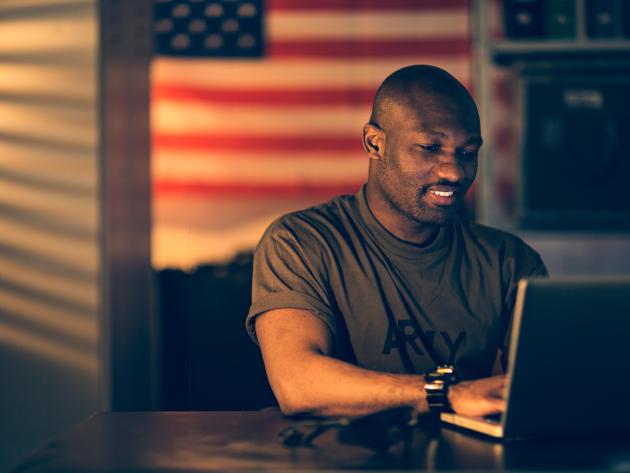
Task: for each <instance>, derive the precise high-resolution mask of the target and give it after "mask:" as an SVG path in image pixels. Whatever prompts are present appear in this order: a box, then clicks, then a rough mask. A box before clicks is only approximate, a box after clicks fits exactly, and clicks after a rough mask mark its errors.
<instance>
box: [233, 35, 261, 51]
mask: <svg viewBox="0 0 630 473" xmlns="http://www.w3.org/2000/svg"><path fill="white" fill-rule="evenodd" d="M237 44H238V47H239V48H243V49H251V48H253V47H254V46H256V38H255V37H254V36H253V35H251V34H243V35H240V36H239V37H238V41H237Z"/></svg>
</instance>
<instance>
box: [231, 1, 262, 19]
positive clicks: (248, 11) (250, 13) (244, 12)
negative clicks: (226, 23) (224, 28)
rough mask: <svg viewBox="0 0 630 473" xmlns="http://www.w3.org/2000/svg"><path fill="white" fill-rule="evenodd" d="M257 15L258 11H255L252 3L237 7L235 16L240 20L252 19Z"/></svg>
mask: <svg viewBox="0 0 630 473" xmlns="http://www.w3.org/2000/svg"><path fill="white" fill-rule="evenodd" d="M257 13H258V10H257V9H256V5H254V4H253V3H243V4H242V5H239V7H238V10H237V11H236V14H237V15H238V16H240V17H242V18H253V17H255V16H256V14H257Z"/></svg>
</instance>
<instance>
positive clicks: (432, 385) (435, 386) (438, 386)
mask: <svg viewBox="0 0 630 473" xmlns="http://www.w3.org/2000/svg"><path fill="white" fill-rule="evenodd" d="M424 389H426V390H427V391H442V390H444V381H440V380H439V379H436V380H435V381H431V382H429V383H426V384H425V385H424Z"/></svg>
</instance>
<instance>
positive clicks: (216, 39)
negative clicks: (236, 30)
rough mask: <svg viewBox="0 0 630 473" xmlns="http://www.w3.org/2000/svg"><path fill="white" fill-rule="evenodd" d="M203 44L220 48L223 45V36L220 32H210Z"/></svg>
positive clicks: (210, 47)
mask: <svg viewBox="0 0 630 473" xmlns="http://www.w3.org/2000/svg"><path fill="white" fill-rule="evenodd" d="M203 44H204V46H205V47H206V48H208V49H220V48H221V47H222V46H223V37H222V36H221V35H220V34H209V35H208V36H206V38H205V39H204V41H203Z"/></svg>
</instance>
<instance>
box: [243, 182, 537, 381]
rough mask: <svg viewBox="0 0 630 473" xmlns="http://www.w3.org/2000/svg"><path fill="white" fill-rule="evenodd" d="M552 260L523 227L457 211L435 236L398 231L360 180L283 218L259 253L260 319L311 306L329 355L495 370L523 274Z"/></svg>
mask: <svg viewBox="0 0 630 473" xmlns="http://www.w3.org/2000/svg"><path fill="white" fill-rule="evenodd" d="M546 274H547V271H546V269H545V266H544V264H543V262H542V260H541V258H540V256H539V255H538V254H537V253H536V252H535V251H534V250H532V249H531V248H530V247H529V246H527V245H526V244H525V243H524V242H523V241H522V240H520V239H519V238H518V237H516V236H514V235H511V234H508V233H505V232H502V231H499V230H495V229H491V228H488V227H485V226H482V225H478V224H475V223H473V222H470V221H468V220H466V219H463V218H460V217H457V218H455V219H454V220H453V221H452V222H451V223H449V224H447V225H444V226H442V227H440V230H439V232H438V235H437V237H436V238H435V239H434V241H433V242H432V243H431V244H429V245H428V246H424V247H421V246H418V245H415V244H412V243H409V242H406V241H403V240H400V239H399V238H397V237H396V236H394V235H393V234H391V233H390V232H389V231H387V230H386V229H385V228H384V227H383V226H382V225H381V224H380V222H378V220H376V218H375V217H374V215H373V214H372V212H371V211H370V209H369V207H368V204H367V199H366V195H365V187H363V188H362V189H361V191H359V193H358V194H357V195H355V196H349V195H347V196H340V197H336V198H334V199H332V200H331V201H329V202H327V203H325V204H322V205H319V206H316V207H312V208H309V209H306V210H303V211H299V212H294V213H291V214H288V215H285V216H284V217H281V218H280V219H278V220H276V221H275V222H274V223H273V224H271V226H270V227H269V228H268V229H267V231H266V232H265V234H264V236H263V237H262V239H261V241H260V243H259V244H258V247H257V248H256V252H255V255H254V275H253V288H252V305H251V307H250V310H249V314H248V316H247V322H246V325H247V329H248V331H249V333H250V335H251V336H252V337H253V338H254V340H255V339H256V335H255V329H254V319H255V317H256V316H257V315H259V314H261V313H263V312H265V311H268V310H271V309H279V308H295V309H305V310H308V311H311V312H312V313H313V314H314V315H315V316H316V317H318V318H320V319H321V320H322V321H323V322H324V323H325V324H326V325H327V326H328V327H329V329H330V331H331V333H332V335H333V356H335V357H338V358H340V359H344V360H347V361H350V362H352V363H356V364H357V365H359V366H362V367H364V368H369V369H373V370H378V371H385V372H391V373H425V372H427V371H429V370H431V369H433V368H434V367H435V366H436V364H443V363H450V364H455V366H456V367H457V369H458V372H459V373H460V375H462V377H463V378H465V379H472V378H478V377H483V376H487V375H489V374H490V372H491V370H492V367H493V364H494V361H495V359H496V354H497V350H498V349H502V350H503V351H504V352H505V349H506V342H507V340H508V339H509V337H508V336H507V335H508V331H509V326H510V320H511V315H512V309H513V307H514V302H515V296H516V288H517V284H518V281H519V280H520V279H521V278H523V277H526V276H542V275H546Z"/></svg>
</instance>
